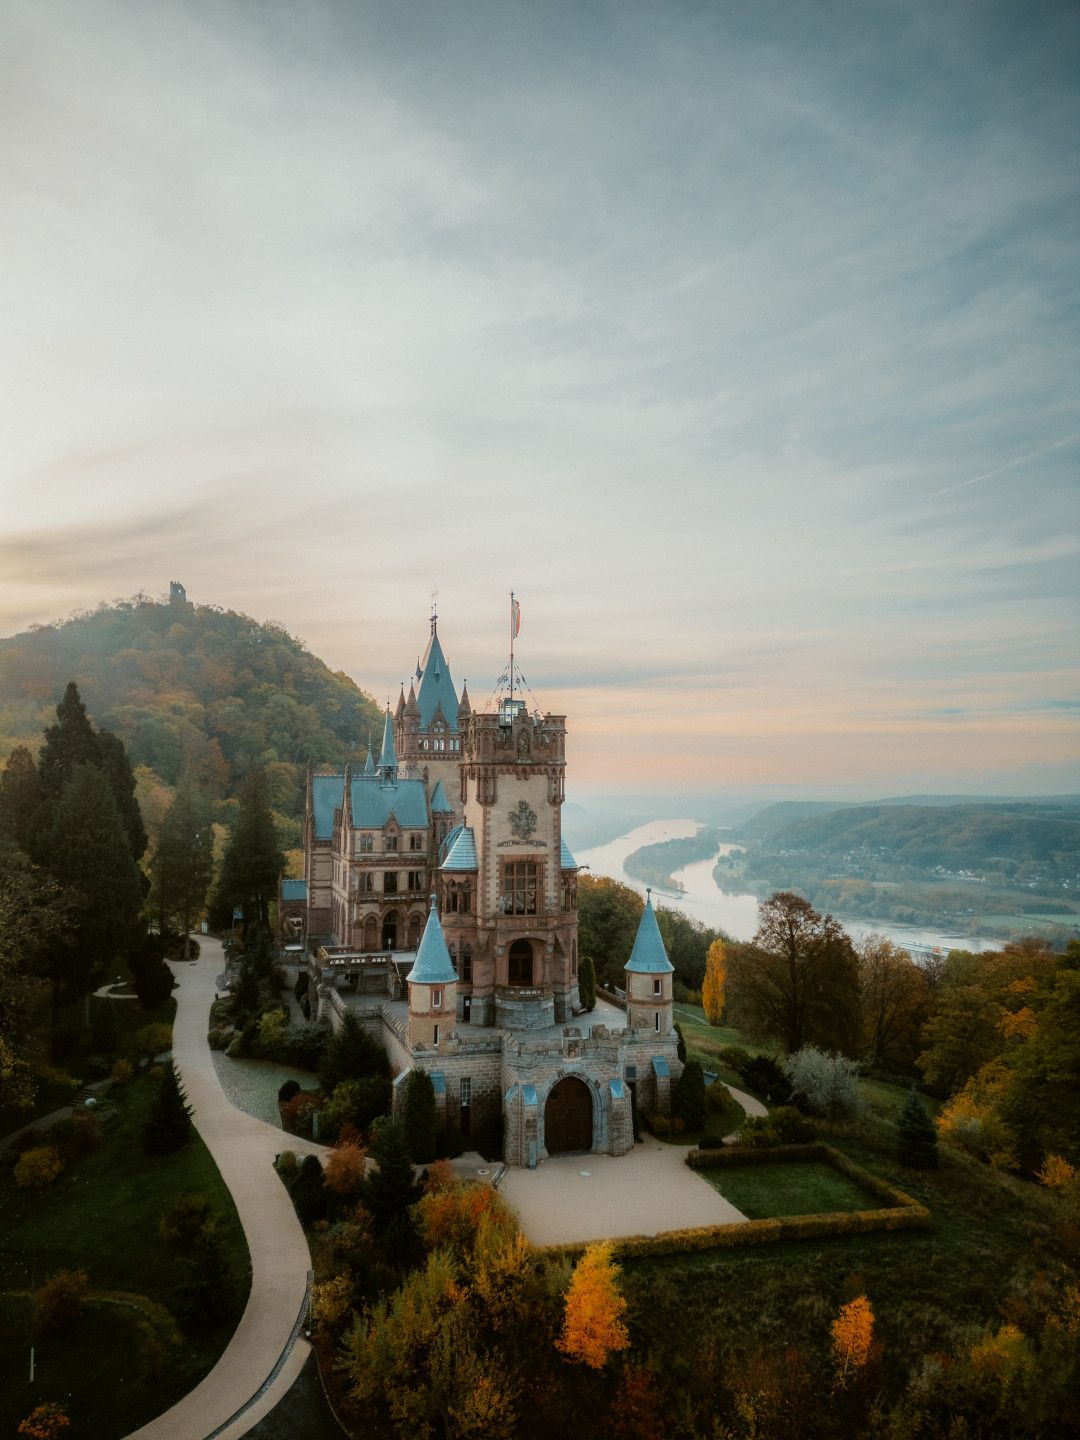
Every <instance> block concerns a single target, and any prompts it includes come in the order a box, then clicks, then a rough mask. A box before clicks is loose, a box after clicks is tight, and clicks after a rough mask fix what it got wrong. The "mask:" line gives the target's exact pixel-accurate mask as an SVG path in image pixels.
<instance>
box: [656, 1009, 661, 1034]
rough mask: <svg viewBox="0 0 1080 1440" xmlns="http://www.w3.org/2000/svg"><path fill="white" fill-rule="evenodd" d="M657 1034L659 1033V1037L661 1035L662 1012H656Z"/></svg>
mask: <svg viewBox="0 0 1080 1440" xmlns="http://www.w3.org/2000/svg"><path fill="white" fill-rule="evenodd" d="M656 1033H657V1034H658V1035H659V1034H660V1011H659V1010H657V1012H656Z"/></svg>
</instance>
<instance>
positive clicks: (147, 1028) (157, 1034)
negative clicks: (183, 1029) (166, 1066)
mask: <svg viewBox="0 0 1080 1440" xmlns="http://www.w3.org/2000/svg"><path fill="white" fill-rule="evenodd" d="M132 1043H133V1045H134V1048H135V1053H136V1054H137V1055H138V1056H139V1058H140V1059H141V1060H143V1061H146V1062H149V1061H151V1060H153V1059H154V1057H155V1056H156V1055H160V1054H162V1053H163V1052H165V1051H167V1050H171V1049H172V1026H171V1025H161V1024H154V1025H144V1026H143V1027H142V1029H141V1030H139V1031H137V1032H136V1034H135V1039H134V1041H133V1042H132Z"/></svg>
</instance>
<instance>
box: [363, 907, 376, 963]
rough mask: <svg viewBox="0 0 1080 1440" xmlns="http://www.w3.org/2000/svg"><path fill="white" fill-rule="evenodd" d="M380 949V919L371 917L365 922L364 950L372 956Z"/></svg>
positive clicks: (374, 916)
mask: <svg viewBox="0 0 1080 1440" xmlns="http://www.w3.org/2000/svg"><path fill="white" fill-rule="evenodd" d="M378 948H379V918H378V916H377V915H369V916H368V917H367V919H366V920H365V921H364V949H365V950H366V951H367V952H368V954H370V953H371V952H372V951H373V950H377V949H378Z"/></svg>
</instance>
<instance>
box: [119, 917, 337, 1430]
mask: <svg viewBox="0 0 1080 1440" xmlns="http://www.w3.org/2000/svg"><path fill="white" fill-rule="evenodd" d="M198 938H199V944H200V946H201V948H202V953H201V954H200V956H199V959H198V960H196V961H189V962H184V961H177V962H176V963H175V964H174V965H173V966H172V969H173V973H174V974H175V976H176V978H177V981H178V982H179V988H178V989H177V990H176V991H174V994H175V996H176V1019H175V1021H174V1023H173V1060H174V1062H175V1064H176V1068H177V1070H178V1072H179V1074H180V1078H181V1081H182V1083H183V1085H184V1088H185V1090H186V1091H187V1096H188V1100H189V1101H190V1102H191V1106H192V1109H193V1110H194V1118H195V1125H196V1127H197V1129H198V1131H199V1134H200V1135H201V1136H202V1138H203V1140H204V1141H205V1142H206V1146H207V1149H208V1150H209V1151H210V1154H211V1155H212V1156H213V1157H214V1161H215V1163H216V1164H217V1167H218V1169H219V1170H220V1171H221V1177H222V1179H223V1180H224V1181H225V1184H226V1185H227V1186H228V1187H229V1190H230V1191H231V1193H232V1197H233V1200H234V1202H235V1204H236V1209H237V1212H238V1214H239V1216H240V1223H241V1225H242V1226H243V1229H244V1237H245V1239H246V1240H247V1245H248V1251H249V1253H250V1255H251V1294H250V1295H249V1297H248V1302H247V1306H246V1307H245V1309H244V1314H243V1316H242V1317H241V1320H240V1324H239V1325H238V1326H237V1328H236V1332H235V1334H234V1335H233V1337H232V1339H231V1340H230V1341H229V1344H228V1346H227V1347H226V1350H225V1352H224V1354H223V1355H222V1356H221V1358H220V1360H219V1361H218V1362H217V1364H216V1365H215V1366H214V1368H213V1370H211V1371H210V1373H209V1375H207V1376H205V1377H204V1379H203V1380H202V1381H200V1383H199V1384H198V1385H197V1386H196V1387H195V1389H194V1390H192V1391H191V1392H190V1393H189V1394H188V1395H185V1396H184V1398H183V1399H182V1400H180V1401H178V1403H177V1404H175V1405H174V1406H173V1407H172V1409H171V1410H166V1412H165V1413H164V1415H159V1416H158V1418H157V1419H156V1420H152V1421H151V1422H150V1423H149V1424H148V1425H144V1426H142V1428H141V1429H139V1430H136V1431H135V1432H134V1433H133V1434H132V1435H131V1436H129V1437H128V1440H238V1437H239V1436H241V1435H245V1434H246V1433H247V1432H248V1430H250V1429H251V1428H252V1426H253V1425H255V1423H256V1422H257V1421H258V1420H259V1419H261V1418H262V1416H264V1415H266V1414H267V1413H268V1412H269V1411H270V1410H272V1409H273V1407H274V1406H275V1405H276V1404H277V1403H278V1401H279V1400H281V1398H282V1397H283V1396H284V1395H285V1393H286V1392H287V1391H288V1389H289V1387H290V1386H291V1385H292V1383H293V1381H294V1380H295V1379H296V1377H297V1375H298V1374H299V1373H300V1371H301V1369H302V1368H303V1365H304V1362H305V1361H306V1360H307V1358H308V1355H309V1354H310V1353H311V1347H310V1346H309V1345H308V1343H307V1341H306V1340H304V1339H303V1338H302V1337H300V1336H299V1330H300V1327H301V1324H302V1322H303V1320H304V1318H305V1316H306V1300H307V1287H308V1277H309V1272H310V1268H311V1259H310V1256H309V1254H308V1247H307V1241H306V1239H305V1238H304V1232H303V1230H302V1228H301V1226H300V1222H299V1221H298V1220H297V1218H296V1212H295V1211H294V1210H293V1206H292V1201H291V1200H290V1199H289V1195H288V1192H287V1190H286V1189H285V1187H284V1185H282V1184H281V1183H280V1181H279V1180H278V1178H277V1176H276V1175H275V1174H274V1171H273V1169H272V1168H271V1167H272V1166H273V1162H274V1157H275V1155H277V1154H278V1152H279V1151H281V1150H283V1149H286V1148H288V1149H290V1150H294V1151H296V1152H297V1153H299V1154H308V1153H311V1154H319V1155H324V1154H325V1153H326V1150H325V1147H324V1146H321V1145H316V1144H314V1143H313V1142H311V1141H309V1140H302V1139H297V1138H296V1137H295V1136H292V1135H290V1136H288V1137H287V1144H286V1137H285V1135H284V1134H283V1133H282V1131H281V1130H279V1129H277V1128H276V1127H275V1126H273V1125H267V1124H265V1123H264V1122H263V1121H262V1120H254V1119H252V1117H251V1116H250V1115H245V1114H244V1113H243V1111H241V1110H237V1109H236V1107H235V1106H234V1105H232V1104H231V1103H230V1102H229V1100H228V1099H227V1098H226V1095H225V1092H224V1091H223V1090H222V1088H221V1082H220V1081H219V1080H218V1077H217V1072H216V1070H215V1069H214V1063H213V1060H212V1058H211V1054H210V1046H209V1044H208V1043H207V1039H206V1032H207V1024H208V1020H209V1014H210V1006H211V1004H212V1002H213V1000H214V996H215V993H216V978H217V976H218V975H220V974H221V972H222V970H223V969H224V966H225V959H224V955H223V952H222V948H221V943H220V942H219V941H217V940H215V939H214V938H213V937H212V936H207V935H200V936H199V937H198Z"/></svg>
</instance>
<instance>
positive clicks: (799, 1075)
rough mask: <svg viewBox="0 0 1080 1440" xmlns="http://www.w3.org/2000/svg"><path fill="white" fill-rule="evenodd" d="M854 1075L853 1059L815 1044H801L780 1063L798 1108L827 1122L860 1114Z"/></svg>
mask: <svg viewBox="0 0 1080 1440" xmlns="http://www.w3.org/2000/svg"><path fill="white" fill-rule="evenodd" d="M858 1073H859V1067H858V1064H857V1063H856V1062H855V1061H854V1060H849V1059H848V1058H847V1056H846V1055H839V1054H830V1053H828V1052H827V1051H825V1050H819V1049H818V1048H817V1046H816V1045H804V1046H803V1047H802V1049H801V1050H797V1051H796V1052H795V1054H794V1055H789V1056H788V1057H787V1059H786V1060H785V1061H784V1075H785V1077H786V1078H787V1081H788V1083H789V1084H790V1086H791V1093H792V1097H793V1098H794V1099H795V1100H796V1102H797V1103H798V1104H799V1105H800V1106H801V1107H802V1108H804V1109H806V1110H809V1111H810V1112H811V1113H812V1114H814V1115H824V1116H828V1117H829V1119H830V1120H851V1119H854V1118H855V1116H857V1115H858V1114H859V1113H860V1112H861V1111H862V1108H863V1102H862V1096H861V1095H860V1094H859V1086H858V1083H857V1080H856V1077H857V1075H858Z"/></svg>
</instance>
